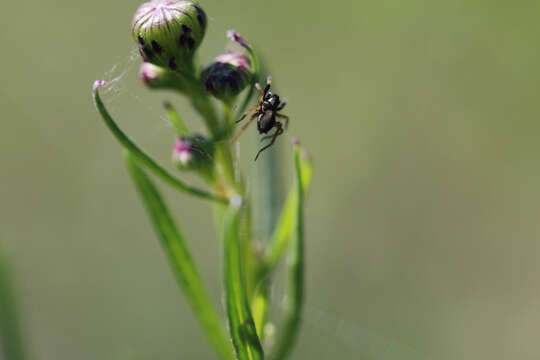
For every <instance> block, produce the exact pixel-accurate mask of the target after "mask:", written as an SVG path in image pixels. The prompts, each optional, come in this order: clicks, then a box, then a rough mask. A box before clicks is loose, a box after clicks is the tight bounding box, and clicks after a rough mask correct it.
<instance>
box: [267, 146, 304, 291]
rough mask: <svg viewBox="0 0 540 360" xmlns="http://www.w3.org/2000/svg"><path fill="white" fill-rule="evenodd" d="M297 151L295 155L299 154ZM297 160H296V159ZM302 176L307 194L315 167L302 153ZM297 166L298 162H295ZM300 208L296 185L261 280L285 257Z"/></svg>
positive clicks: (273, 238) (269, 252) (284, 210)
mask: <svg viewBox="0 0 540 360" xmlns="http://www.w3.org/2000/svg"><path fill="white" fill-rule="evenodd" d="M298 152H300V153H301V152H302V150H301V148H300V147H299V146H298V147H297V149H296V153H298ZM296 153H295V156H297V154H296ZM295 161H296V160H295ZM299 161H300V164H299V166H300V170H299V171H300V173H299V174H300V178H301V179H302V187H301V190H302V193H303V194H306V193H307V192H308V191H309V187H310V185H311V178H312V174H313V167H312V164H311V161H310V160H309V159H308V158H307V157H304V156H302V155H300V159H299ZM295 166H296V164H295ZM297 209H298V189H297V187H296V185H295V188H293V189H292V190H291V192H290V193H289V196H288V198H287V201H286V202H285V206H284V208H283V211H282V213H281V216H280V218H279V221H278V224H277V226H276V229H275V231H274V234H273V235H272V238H271V241H270V248H269V249H268V251H267V253H266V256H265V259H264V261H263V262H262V265H261V267H260V269H259V274H258V279H259V281H260V280H262V279H265V278H266V277H268V276H269V275H270V274H271V273H272V271H273V270H274V269H275V268H276V266H277V265H278V264H279V262H280V260H281V259H282V258H283V255H284V254H285V252H286V250H287V246H288V245H289V239H290V238H291V235H292V234H293V230H294V226H295V217H296V215H297Z"/></svg>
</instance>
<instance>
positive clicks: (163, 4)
mask: <svg viewBox="0 0 540 360" xmlns="http://www.w3.org/2000/svg"><path fill="white" fill-rule="evenodd" d="M131 31H132V33H133V38H134V39H135V41H136V42H137V44H138V46H139V52H140V54H141V56H142V58H143V60H144V61H146V62H150V63H152V64H155V65H159V66H163V67H168V68H169V69H171V70H173V71H174V70H182V71H192V70H193V55H194V53H195V50H196V49H197V48H198V47H199V45H200V44H201V42H202V40H203V37H204V33H205V31H206V14H205V13H204V11H203V10H202V8H201V7H200V6H199V5H197V4H196V3H193V2H191V1H187V0H152V1H149V2H146V3H144V4H142V5H141V6H140V7H139V9H138V10H137V12H136V13H135V17H134V18H133V24H132V27H131Z"/></svg>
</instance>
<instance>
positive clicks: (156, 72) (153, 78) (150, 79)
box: [139, 62, 185, 91]
mask: <svg viewBox="0 0 540 360" xmlns="http://www.w3.org/2000/svg"><path fill="white" fill-rule="evenodd" d="M139 79H140V80H141V82H142V83H143V84H145V85H146V86H148V87H149V88H151V89H176V90H179V91H183V90H184V89H185V86H184V80H183V79H182V77H181V76H179V75H178V73H175V72H173V71H170V70H169V69H166V68H163V67H161V66H157V65H154V64H150V63H147V62H143V63H142V65H141V69H140V70H139Z"/></svg>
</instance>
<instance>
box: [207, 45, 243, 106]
mask: <svg viewBox="0 0 540 360" xmlns="http://www.w3.org/2000/svg"><path fill="white" fill-rule="evenodd" d="M251 76H252V74H251V63H250V61H249V59H248V58H247V57H246V56H245V55H242V54H239V53H228V54H223V55H220V56H218V57H217V58H216V60H215V61H214V62H213V63H212V64H210V66H208V67H207V68H206V69H205V70H204V71H203V73H202V78H203V79H204V86H205V88H206V91H208V92H209V93H211V94H212V95H214V96H215V97H216V98H218V99H221V100H223V101H226V102H229V101H231V100H232V99H234V98H235V97H236V95H238V94H239V93H240V92H241V91H242V90H244V88H245V87H246V86H247V85H248V84H249V81H250V78H251Z"/></svg>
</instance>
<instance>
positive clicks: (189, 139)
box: [172, 135, 214, 177]
mask: <svg viewBox="0 0 540 360" xmlns="http://www.w3.org/2000/svg"><path fill="white" fill-rule="evenodd" d="M172 157H173V162H174V163H175V164H176V166H178V168H179V169H180V170H195V171H198V172H200V173H201V175H203V176H205V177H208V176H210V175H211V173H212V168H213V163H214V144H212V142H211V141H210V140H208V139H207V138H205V137H204V136H201V135H187V136H181V137H179V138H178V139H177V140H176V142H175V144H174V149H173V155H172Z"/></svg>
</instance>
